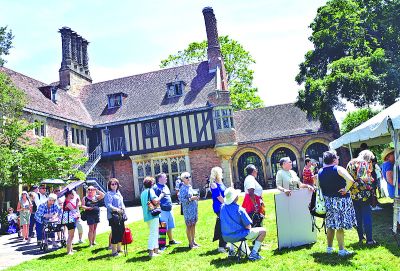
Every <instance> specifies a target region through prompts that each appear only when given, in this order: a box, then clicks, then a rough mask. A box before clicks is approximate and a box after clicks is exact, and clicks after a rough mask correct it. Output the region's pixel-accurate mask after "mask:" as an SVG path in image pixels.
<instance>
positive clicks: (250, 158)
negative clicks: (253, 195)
mask: <svg viewBox="0 0 400 271" xmlns="http://www.w3.org/2000/svg"><path fill="white" fill-rule="evenodd" d="M248 164H253V165H255V166H256V168H257V170H258V176H257V178H256V179H257V182H258V183H259V184H260V185H261V186H262V187H264V188H265V180H264V167H263V164H262V160H261V158H260V157H259V156H258V155H257V154H255V153H254V152H245V153H243V154H242V155H241V156H240V157H239V159H238V163H237V168H238V173H239V180H235V183H234V186H235V188H237V189H241V190H243V188H244V179H245V178H246V176H247V173H246V171H245V168H246V166H247V165H248Z"/></svg>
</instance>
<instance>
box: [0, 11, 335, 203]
mask: <svg viewBox="0 0 400 271" xmlns="http://www.w3.org/2000/svg"><path fill="white" fill-rule="evenodd" d="M203 15H204V20H205V28H206V34H207V40H208V50H207V53H208V60H207V61H204V62H201V63H197V64H190V65H184V66H179V67H174V68H168V69H162V70H158V71H152V72H148V73H143V74H138V75H132V76H129V77H124V78H117V79H114V80H109V81H104V82H98V83H92V78H91V76H90V72H89V63H88V41H86V40H85V39H84V38H82V37H81V36H79V35H78V34H77V33H76V32H74V31H72V30H71V29H70V28H67V27H63V28H61V29H60V34H61V40H62V61H61V67H60V69H59V82H55V83H51V84H46V83H43V82H40V81H38V80H35V79H33V78H30V77H28V76H26V75H23V74H20V73H18V72H16V71H12V70H10V69H7V68H4V67H0V72H3V73H6V74H8V75H9V76H10V77H11V79H12V81H13V83H14V84H15V85H16V86H17V87H18V88H20V89H22V90H23V91H24V92H25V93H26V95H27V98H28V104H27V105H26V108H25V110H24V111H25V115H26V117H27V118H28V119H30V120H31V121H35V120H37V121H41V122H42V126H41V127H40V128H38V129H35V130H34V131H32V132H31V136H32V137H34V138H41V137H51V138H53V139H54V140H55V141H56V142H57V143H58V144H63V145H68V146H74V147H78V148H81V149H84V150H85V151H86V153H87V154H88V155H90V159H91V160H90V163H88V164H87V165H86V166H85V167H84V169H83V170H84V171H85V173H86V174H87V175H88V176H89V177H92V178H93V179H96V180H98V182H99V183H100V185H104V184H102V183H103V182H104V180H107V179H108V178H110V177H116V178H118V179H119V180H120V181H121V184H122V193H123V196H124V198H125V199H126V200H127V201H134V200H135V199H136V198H138V197H139V196H140V192H141V190H142V186H143V184H142V183H143V182H142V180H143V178H144V177H145V176H147V175H155V174H157V173H159V172H161V171H162V172H165V173H167V175H168V178H169V185H170V187H173V183H174V181H175V179H176V177H177V176H178V175H179V174H180V173H181V172H183V171H189V172H191V174H192V177H193V186H194V187H195V188H199V187H201V186H203V185H204V181H205V176H207V175H209V174H210V170H211V168H212V167H214V166H220V167H222V168H223V170H224V182H226V183H227V184H228V185H234V186H235V187H238V188H242V184H243V180H244V177H245V173H244V168H245V166H246V165H247V164H249V163H253V164H255V165H256V166H257V167H258V168H259V177H258V178H259V182H260V183H261V184H262V185H263V186H264V187H265V188H270V187H273V185H274V182H273V181H272V180H273V179H274V176H275V174H276V172H277V170H278V167H279V159H280V158H281V157H283V156H289V157H291V159H292V160H293V161H295V162H294V166H295V169H296V170H298V171H300V170H301V169H302V168H303V166H304V157H305V155H306V154H307V155H309V156H310V157H312V158H314V159H316V160H319V159H320V157H321V156H322V152H323V151H325V150H327V149H328V143H329V142H330V141H332V140H333V139H334V137H335V129H332V131H325V130H323V129H322V128H321V124H320V122H318V121H314V120H310V119H308V118H307V116H306V114H305V113H304V112H302V111H301V110H300V109H298V108H297V107H295V106H294V105H293V104H282V105H276V106H270V107H265V108H259V109H254V110H243V111H237V112H233V110H232V103H231V98H230V93H229V89H228V87H227V86H228V84H227V79H226V74H225V68H224V64H223V59H222V56H221V50H220V45H219V42H218V31H217V21H216V18H215V15H214V12H213V9H212V8H209V7H207V8H204V9H203ZM99 79H101V78H99ZM277 91H278V90H277ZM55 177H57V176H55ZM38 181H39V180H38Z"/></svg>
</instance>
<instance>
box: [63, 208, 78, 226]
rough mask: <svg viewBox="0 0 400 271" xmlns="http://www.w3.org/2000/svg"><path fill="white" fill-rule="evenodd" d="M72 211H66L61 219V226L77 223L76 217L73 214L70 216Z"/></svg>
mask: <svg viewBox="0 0 400 271" xmlns="http://www.w3.org/2000/svg"><path fill="white" fill-rule="evenodd" d="M70 213H71V211H64V212H63V214H62V218H61V224H62V225H67V224H69V223H75V220H76V217H75V216H74V215H73V214H70Z"/></svg>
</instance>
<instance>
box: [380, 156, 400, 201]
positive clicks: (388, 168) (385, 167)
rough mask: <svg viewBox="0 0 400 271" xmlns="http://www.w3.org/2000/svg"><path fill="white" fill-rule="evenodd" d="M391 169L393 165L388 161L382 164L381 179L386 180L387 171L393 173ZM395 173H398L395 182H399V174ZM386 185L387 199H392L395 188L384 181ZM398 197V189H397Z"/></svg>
mask: <svg viewBox="0 0 400 271" xmlns="http://www.w3.org/2000/svg"><path fill="white" fill-rule="evenodd" d="M393 167H394V164H393V163H391V162H390V161H386V162H384V163H383V164H382V175H383V178H385V180H386V172H388V171H392V172H393ZM397 172H398V174H397V180H400V174H399V173H400V172H399V171H397ZM386 183H387V188H388V192H389V197H391V198H392V199H393V198H394V194H395V193H394V192H395V187H394V185H392V184H390V183H389V182H388V181H387V180H386ZM399 195H400V188H399Z"/></svg>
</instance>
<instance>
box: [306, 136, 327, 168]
mask: <svg viewBox="0 0 400 271" xmlns="http://www.w3.org/2000/svg"><path fill="white" fill-rule="evenodd" d="M327 150H329V148H328V146H327V145H325V144H323V143H320V142H316V143H313V144H311V145H310V146H308V148H307V150H306V155H308V156H309V157H310V158H311V159H314V160H315V161H317V162H318V163H319V167H321V166H322V154H323V153H324V152H326V151H327Z"/></svg>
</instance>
